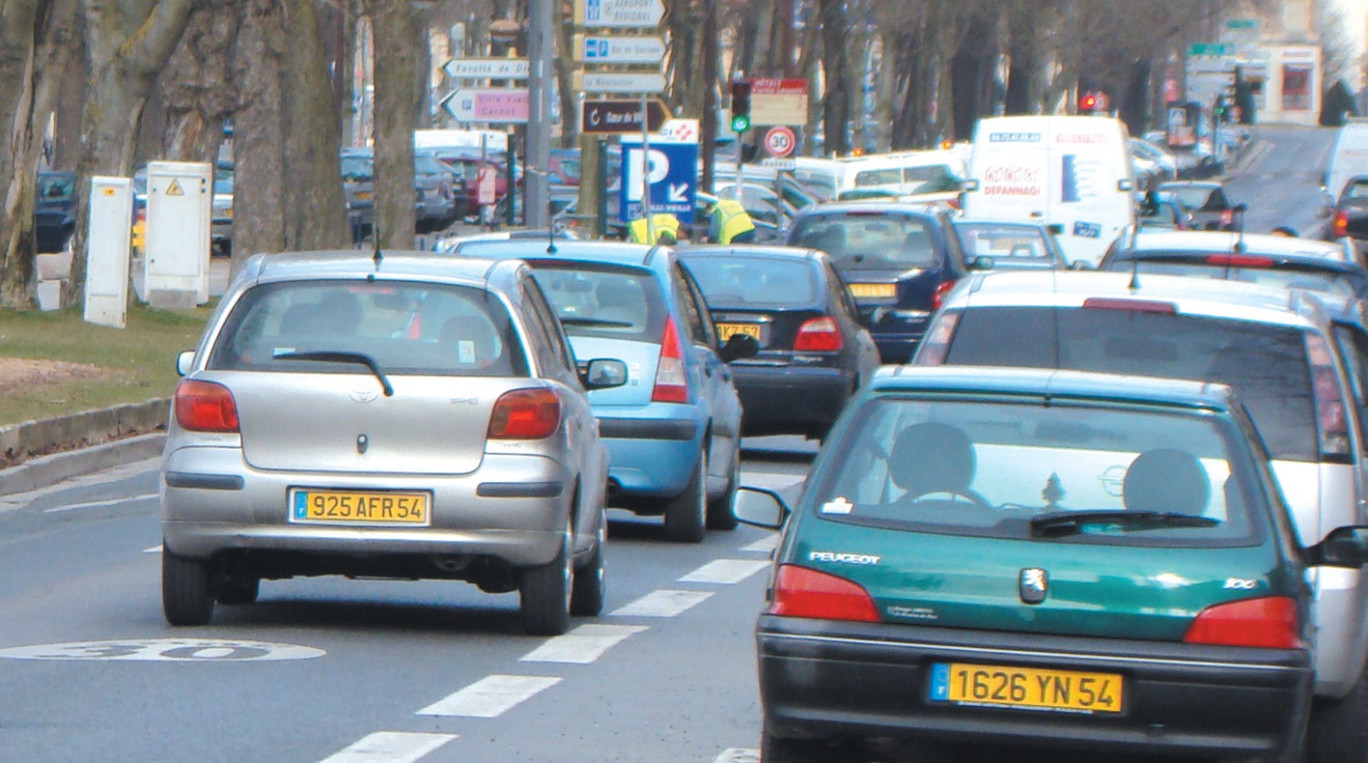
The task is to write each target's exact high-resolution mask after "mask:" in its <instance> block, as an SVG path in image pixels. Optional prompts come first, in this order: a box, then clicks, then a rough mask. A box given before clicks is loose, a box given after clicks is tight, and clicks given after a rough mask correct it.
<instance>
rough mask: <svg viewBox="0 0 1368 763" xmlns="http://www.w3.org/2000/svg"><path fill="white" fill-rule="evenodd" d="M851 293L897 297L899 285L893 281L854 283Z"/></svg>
mask: <svg viewBox="0 0 1368 763" xmlns="http://www.w3.org/2000/svg"><path fill="white" fill-rule="evenodd" d="M850 293H851V294H853V295H855V296H857V297H895V296H897V294H898V285H897V284H892V283H853V284H851V285H850Z"/></svg>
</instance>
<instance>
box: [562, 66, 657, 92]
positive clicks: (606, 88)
mask: <svg viewBox="0 0 1368 763" xmlns="http://www.w3.org/2000/svg"><path fill="white" fill-rule="evenodd" d="M574 87H575V89H576V90H584V91H586V92H590V93H660V92H664V90H665V75H664V74H661V73H660V72H580V71H577V72H575V76H574Z"/></svg>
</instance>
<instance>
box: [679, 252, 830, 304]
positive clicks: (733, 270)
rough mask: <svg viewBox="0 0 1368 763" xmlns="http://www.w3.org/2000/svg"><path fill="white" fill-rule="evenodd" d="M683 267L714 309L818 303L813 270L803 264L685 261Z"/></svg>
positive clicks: (774, 259)
mask: <svg viewBox="0 0 1368 763" xmlns="http://www.w3.org/2000/svg"><path fill="white" fill-rule="evenodd" d="M684 263H685V264H686V265H687V266H688V268H689V271H690V272H691V273H693V276H694V280H696V281H698V287H699V288H700V289H702V290H703V298H704V299H706V300H707V302H708V306H709V307H712V308H713V309H719V308H722V309H725V308H755V307H759V308H766V307H769V308H774V307H810V306H812V305H815V304H816V303H817V301H818V284H817V273H816V270H814V269H813V267H812V265H810V264H808V262H806V261H804V260H791V259H780V258H778V257H686V258H685V260H684Z"/></svg>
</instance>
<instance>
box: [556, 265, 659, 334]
mask: <svg viewBox="0 0 1368 763" xmlns="http://www.w3.org/2000/svg"><path fill="white" fill-rule="evenodd" d="M533 270H534V272H535V274H536V278H537V283H539V284H541V287H542V291H544V292H546V298H547V299H548V300H550V301H551V305H552V306H553V307H555V308H556V315H557V317H559V318H560V321H561V324H562V325H563V326H565V333H566V334H569V335H570V336H594V337H603V338H607V339H641V340H645V341H649V342H659V341H660V337H661V336H662V333H663V332H664V330H665V306H664V304H663V298H662V296H661V293H660V286H659V284H658V283H657V282H656V280H655V275H654V274H653V273H652V272H651V271H649V270H643V269H641V268H623V267H614V266H612V265H593V264H587V263H582V262H576V263H570V262H567V263H563V264H562V263H548V262H544V261H538V262H536V263H534V265H533Z"/></svg>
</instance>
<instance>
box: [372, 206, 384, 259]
mask: <svg viewBox="0 0 1368 763" xmlns="http://www.w3.org/2000/svg"><path fill="white" fill-rule="evenodd" d="M371 243H372V244H374V245H375V253H374V254H372V255H371V259H372V260H374V261H375V269H376V270H377V271H378V270H379V269H380V261H381V260H383V259H384V258H385V255H384V254H382V253H381V252H380V221H379V220H378V219H376V218H375V217H372V218H371Z"/></svg>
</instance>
